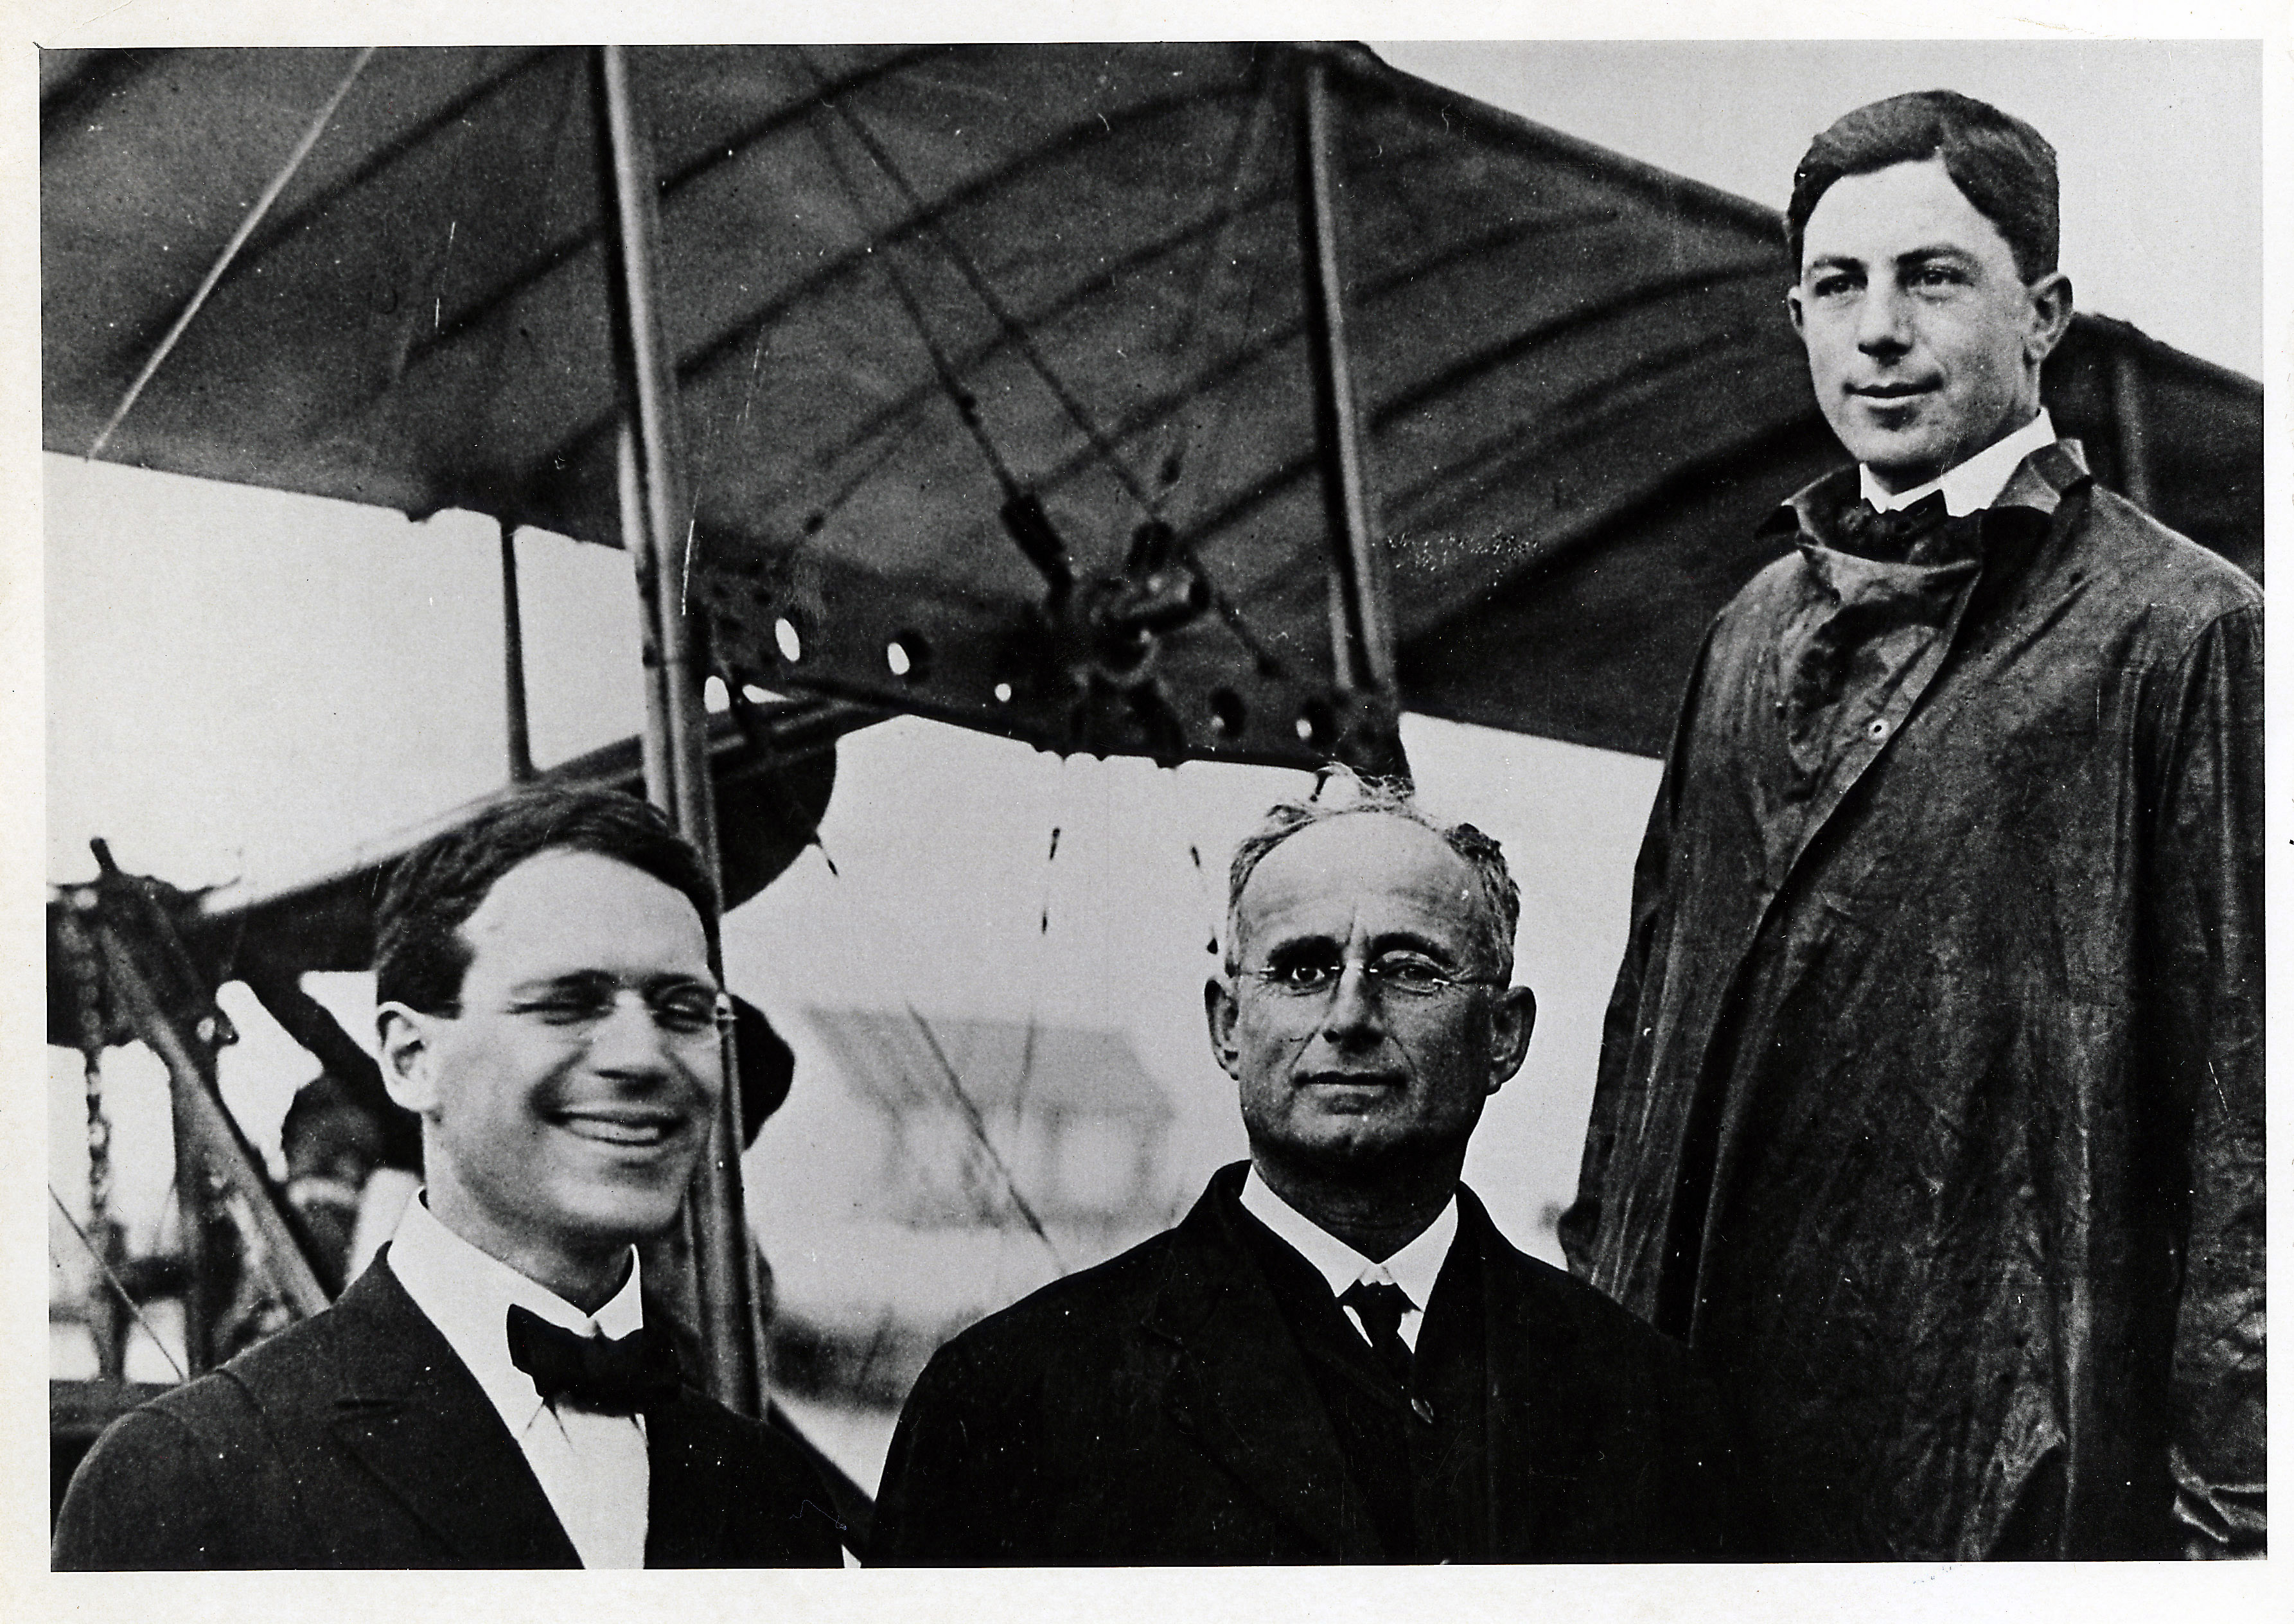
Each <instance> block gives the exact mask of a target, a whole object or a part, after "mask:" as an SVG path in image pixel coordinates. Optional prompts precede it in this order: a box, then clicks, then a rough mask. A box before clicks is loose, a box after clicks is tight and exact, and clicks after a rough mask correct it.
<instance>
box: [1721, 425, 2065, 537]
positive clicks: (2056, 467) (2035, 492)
mask: <svg viewBox="0 0 2294 1624" xmlns="http://www.w3.org/2000/svg"><path fill="white" fill-rule="evenodd" d="M2001 443H2002V444H2005V442H2004V441H2003V442H2001ZM1861 475H1862V470H1861V469H1859V468H1854V467H1846V468H1835V469H1834V470H1833V471H1832V472H1831V473H1829V474H1826V475H1824V477H1822V478H1821V479H1818V480H1815V481H1813V482H1811V483H1809V484H1806V485H1803V486H1802V487H1801V488H1800V489H1799V490H1798V491H1794V492H1793V494H1792V495H1791V496H1789V497H1787V498H1786V499H1785V500H1784V501H1783V502H1781V503H1779V504H1778V505H1777V507H1776V508H1774V509H1773V510H1772V511H1771V512H1770V513H1769V516H1768V517H1767V518H1765V519H1763V520H1761V525H1760V530H1759V532H1758V533H1759V534H1761V536H1763V537H1768V536H1776V537H1789V536H1793V535H1795V534H1797V535H1802V536H1827V535H1830V534H1831V533H1832V529H1833V516H1834V515H1835V514H1836V513H1838V511H1839V510H1840V509H1841V508H1843V507H1846V506H1847V505H1849V504H1850V503H1852V502H1854V501H1855V500H1857V499H1858V496H1859V479H1860V477H1861ZM2092 477H2093V476H2092V475H2089V474H2088V472H2087V453H2086V452H2085V451H2083V450H2082V449H2081V448H2080V445H2079V443H2078V441H2076V440H2057V441H2055V442H2054V443H2052V444H2049V445H2043V446H2041V447H2039V448H2038V450H2037V451H2030V452H2028V453H2026V454H2025V456H2024V457H2023V459H2022V460H2021V462H2019V463H2017V464H2016V465H2015V467H2014V468H2013V470H2012V471H2011V472H2010V473H2009V474H2008V475H2007V483H2005V485H2003V486H2002V487H2000V490H1999V492H1998V494H1997V497H1996V498H1995V499H1993V500H1992V502H1991V504H1990V506H1991V507H1992V508H2030V509H2032V510H2034V511H2035V512H2038V513H2039V514H2041V515H2043V516H2046V517H2048V518H2053V517H2054V512H2055V509H2056V508H2059V507H2061V506H2062V503H2063V501H2064V499H2066V498H2068V497H2070V495H2071V494H2072V492H2074V491H2078V489H2079V488H2080V487H2082V486H2083V485H2086V484H2087V483H2089V481H2090V480H2091V479H2092Z"/></svg>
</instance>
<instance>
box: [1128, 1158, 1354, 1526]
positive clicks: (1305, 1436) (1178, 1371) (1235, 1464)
mask: <svg viewBox="0 0 2294 1624" xmlns="http://www.w3.org/2000/svg"><path fill="white" fill-rule="evenodd" d="M1240 1173H1241V1169H1240V1168H1229V1169H1226V1170H1224V1172H1223V1173H1221V1174H1220V1176H1219V1177H1218V1178H1216V1179H1215V1180H1214V1181H1212V1185H1211V1188H1210V1190H1208V1191H1207V1192H1206V1193H1205V1195H1204V1197H1203V1198H1202V1199H1201V1200H1200V1201H1199V1202H1198V1203H1196V1205H1195V1208H1194V1210H1193V1211H1192V1213H1190V1214H1188V1215H1187V1217H1186V1219H1185V1220H1184V1222H1182V1223H1181V1224H1180V1225H1179V1228H1178V1230H1176V1232H1175V1238H1176V1240H1177V1242H1178V1244H1177V1246H1175V1248H1174V1253H1173V1259H1172V1268H1171V1273H1170V1277H1169V1279H1167V1281H1166V1283H1165V1285H1164V1287H1163V1289H1162V1291H1161V1293H1160V1294H1159V1296H1158V1298H1157V1300H1156V1302H1155V1303H1154V1305H1153V1307H1152V1309H1151V1311H1150V1313H1149V1315H1148V1318H1147V1320H1146V1322H1145V1327H1144V1328H1145V1330H1146V1333H1147V1335H1148V1336H1150V1337H1152V1338H1155V1339H1158V1340H1159V1341H1162V1342H1164V1343H1166V1344H1169V1345H1170V1347H1171V1348H1172V1349H1173V1350H1174V1355H1175V1357H1174V1359H1173V1362H1172V1364H1171V1367H1170V1376H1169V1381H1168V1384H1167V1386H1166V1388H1165V1391H1164V1393H1163V1400H1164V1405H1165V1411H1166V1414H1167V1417H1168V1418H1169V1420H1170V1422H1171V1424H1172V1425H1173V1426H1174V1427H1175V1429H1176V1430H1177V1431H1178V1432H1179V1433H1180V1434H1181V1435H1182V1436H1184V1437H1185V1438H1187V1439H1189V1440H1190V1441H1192V1443H1193V1444H1194V1445H1195V1446H1196V1447H1197V1448H1199V1449H1201V1450H1202V1451H1203V1453H1204V1454H1206V1455H1207V1456H1208V1457H1209V1458H1211V1459H1212V1460H1214V1461H1216V1463H1217V1464H1218V1465H1219V1466H1222V1467H1224V1469H1225V1470H1226V1471H1227V1472H1228V1473H1230V1474H1232V1476H1233V1477H1234V1478H1235V1479H1236V1480H1238V1481H1239V1482H1241V1484H1242V1486H1243V1487H1244V1488H1245V1489H1247V1490H1249V1492H1250V1493H1251V1494H1252V1495H1254V1496H1255V1497H1256V1498H1258V1499H1260V1500H1261V1501H1263V1502H1265V1504H1266V1505H1267V1506H1269V1507H1270V1508H1272V1509H1273V1511H1274V1512H1275V1513H1276V1514H1278V1515H1279V1516H1280V1517H1281V1519H1282V1520H1283V1521H1284V1522H1285V1523H1288V1524H1289V1525H1290V1526H1291V1527H1292V1528H1293V1529H1294V1530H1296V1531H1297V1533H1298V1534H1299V1535H1300V1537H1301V1538H1302V1539H1305V1540H1306V1542H1307V1543H1308V1545H1309V1547H1311V1548H1312V1549H1314V1551H1315V1552H1317V1553H1319V1554H1321V1555H1323V1556H1324V1557H1325V1559H1326V1560H1330V1561H1334V1562H1361V1561H1375V1560H1377V1559H1378V1558H1379V1556H1380V1555H1383V1551H1382V1550H1381V1548H1380V1547H1379V1540H1378V1536H1377V1534H1376V1532H1375V1531H1374V1529H1373V1525H1372V1523H1371V1518H1370V1512H1369V1507H1368V1506H1367V1504H1366V1503H1365V1502H1364V1500H1363V1495H1362V1491H1361V1490H1360V1489H1359V1488H1358V1487H1357V1486H1356V1485H1355V1484H1354V1482H1353V1480H1352V1479H1351V1478H1350V1477H1348V1475H1347V1474H1346V1463H1345V1460H1344V1458H1343V1457H1342V1456H1341V1455H1340V1453H1339V1449H1338V1435H1337V1433H1335V1432H1333V1431H1332V1429H1331V1426H1330V1418H1329V1417H1327V1416H1326V1415H1325V1414H1324V1413H1323V1410H1322V1403H1321V1401H1320V1400H1319V1399H1318V1398H1317V1397H1316V1388H1315V1384H1314V1377H1313V1376H1312V1375H1311V1374H1310V1373H1309V1372H1308V1370H1307V1368H1306V1360H1305V1358H1304V1356H1303V1355H1301V1354H1300V1352H1299V1351H1298V1348H1297V1343H1296V1342H1295V1341H1294V1339H1293V1338H1292V1336H1291V1335H1290V1328H1289V1326H1288V1325H1287V1324H1285V1323H1284V1321H1283V1319H1282V1314H1281V1310H1280V1309H1279V1308H1278V1307H1277V1306H1276V1304H1275V1301H1274V1297H1273V1293H1272V1292H1271V1290H1270V1289H1269V1288H1268V1287H1267V1285H1266V1281H1265V1276H1264V1275H1263V1274H1262V1272H1261V1271H1260V1270H1259V1268H1258V1265H1257V1262H1256V1261H1255V1260H1254V1259H1253V1258H1252V1257H1251V1255H1250V1253H1249V1248H1248V1246H1247V1244H1246V1243H1245V1242H1244V1241H1243V1240H1242V1238H1241V1236H1239V1235H1238V1234H1237V1233H1236V1232H1235V1230H1234V1227H1233V1226H1234V1225H1236V1224H1238V1223H1241V1222H1249V1219H1248V1215H1247V1214H1244V1213H1243V1212H1242V1210H1241V1203H1240V1202H1239V1200H1238V1199H1237V1198H1236V1191H1237V1190H1239V1189H1240V1186H1241V1179H1240V1176H1239V1175H1240ZM1230 1175H1236V1176H1230Z"/></svg>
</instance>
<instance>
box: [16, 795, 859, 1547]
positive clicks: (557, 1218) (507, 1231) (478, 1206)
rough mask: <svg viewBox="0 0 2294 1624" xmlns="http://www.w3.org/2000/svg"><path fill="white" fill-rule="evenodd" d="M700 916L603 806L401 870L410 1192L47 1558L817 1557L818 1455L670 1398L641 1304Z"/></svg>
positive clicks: (111, 1462) (188, 1393)
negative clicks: (363, 1245)
mask: <svg viewBox="0 0 2294 1624" xmlns="http://www.w3.org/2000/svg"><path fill="white" fill-rule="evenodd" d="M712 918H713V915H712V890H711V887H710V885H709V883H708V880H707V876H706V874H705V873H704V870H703V869H702V867H701V863H700V859H699V857H697V856H696V854H695V852H694V851H693V849H692V848H691V847H689V846H687V844H686V843H685V842H684V841H683V840H679V838H678V837H677V836H676V835H675V834H673V833H671V832H670V830H669V828H668V826H667V824H665V822H664V821H663V819H662V818H661V816H659V815H658V814H657V813H655V811H654V810H653V809H652V808H649V807H647V806H646V805H645V804H644V803H643V802H641V801H638V800H632V799H630V797H628V796H625V795H619V794H614V793H612V792H605V791H567V790H541V791H534V792H526V793H523V794H520V795H517V796H515V797H513V798H511V799H509V800H506V801H503V802H500V803H499V804H497V805H495V806H493V807H492V808H488V809H487V810H485V811H484V812H482V813H480V814H479V815H478V816H476V818H474V819H472V820H471V821H470V822H468V823H467V824H462V825H461V826H460V827H458V828H456V829H454V830H453V831H451V832H448V833H446V834H443V835H441V836H439V837H437V838H436V839H435V840H432V841H430V842H429V843H427V845H425V846H423V847H422V848H420V849H418V850H417V851H415V852H414V853H413V854H412V855H411V856H410V857H407V858H406V860H405V861H404V863H403V865H401V867H400V869H399V871H398V873H397V874H396V875H395V878H394V880H393V881H392V884H391V886H390V889H389V891H388V893H387V895H386V896H385V897H384V898H383V902H382V905H381V909H380V911H379V914H378V919H377V925H376V935H377V949H376V961H375V991H376V996H377V1001H378V1002H377V1011H376V1019H377V1025H378V1029H379V1033H380V1037H381V1050H382V1063H383V1071H384V1075H385V1078H386V1082H387V1084H388V1086H389V1088H390V1091H391V1094H392V1096H393V1098H395V1100H397V1101H398V1102H399V1103H400V1104H401V1105H403V1106H405V1107H406V1108H409V1109H411V1110H412V1111H414V1112H416V1113H417V1114H419V1117H421V1120H422V1151H423V1165H424V1171H425V1174H426V1178H427V1185H426V1188H425V1190H424V1192H423V1195H422V1197H421V1198H419V1199H418V1200H416V1201H414V1202H412V1203H411V1204H410V1206H409V1207H408V1209H407V1213H406V1215H405V1218H404V1219H403V1221H402V1222H401V1223H400V1226H399V1229H398V1231H397V1234H396V1236H395V1238H393V1239H392V1241H391V1243H390V1245H389V1246H387V1247H386V1249H385V1250H384V1253H383V1255H381V1256H380V1257H379V1258H378V1260H377V1261H376V1263H374V1264H373V1266H372V1267H370V1269H369V1270H368V1271H366V1273H365V1274H363V1275H362V1276H361V1277H360V1279H358V1280H357V1281H356V1282H354V1284H353V1285H352V1286H351V1287H350V1288H349V1289H348V1290H347V1291H346V1292H345V1293H344V1294H343V1296H342V1298H341V1299H340V1300H339V1301H338V1303H336V1304H335V1305H334V1306H333V1307H332V1308H331V1309H329V1310H328V1311H326V1312H324V1313H321V1314H319V1315H317V1316H316V1317H314V1318H313V1319H312V1320H307V1321H305V1323H303V1324H301V1325H299V1326H297V1327H295V1328H292V1329H291V1330H289V1331H286V1332H284V1333H282V1334H281V1335H280V1336H277V1337H275V1338H273V1340H271V1341H270V1342H268V1343H265V1344H262V1345H260V1346H258V1347H256V1349H254V1350H253V1351H251V1352H248V1353H246V1354H244V1355H242V1356H240V1358H238V1359H235V1360H232V1361H231V1362H230V1363H229V1364H227V1365H225V1366H224V1367H223V1368H221V1369H220V1370H218V1371H216V1372H215V1373H214V1374H212V1375H209V1376H205V1377H203V1378H202V1379H200V1380H199V1381H197V1382H193V1383H191V1384H190V1385H188V1386H186V1387H183V1388H181V1389H179V1390H177V1391H176V1392H175V1393H169V1394H167V1396H166V1397H164V1398H162V1399H159V1400H158V1401H155V1402H154V1403H152V1404H150V1405H148V1406H146V1407H145V1408H144V1409H141V1410H138V1411H136V1412H135V1413H134V1414H133V1415H130V1416H128V1417H126V1418H124V1419H123V1420H122V1421H120V1422H119V1423H118V1425H116V1426H115V1427H113V1428H112V1430H111V1431H110V1433H107V1434H106V1435H105V1436H104V1438H103V1439H102V1441H99V1442H98V1444H97V1445H96V1448H95V1449H94V1451H93V1452H92V1453H91V1454H90V1455H89V1457H88V1458H87V1460H86V1461H85V1463H84V1464H83V1465H82V1466H81V1468H80V1470H79V1473H78V1474H77V1476H76V1477H75V1478H74V1480H73V1482H72V1486H71V1489H70V1491H69V1494H68V1495H67V1497H66V1498H65V1501H64V1506H63V1508H62V1512H61V1516H60V1518H59V1521H58V1525H57V1532H56V1542H55V1557H54V1559H55V1564H56V1566H58V1567H60V1568H137V1567H167V1568H191V1567H232V1568H338V1567H425V1568H427V1567H489V1568H523V1567H571V1566H585V1567H627V1568H634V1567H666V1566H710V1567H732V1566H771V1565H785V1564H795V1563H818V1564H823V1565H831V1566H833V1565H835V1564H836V1563H838V1562H839V1561H840V1560H841V1553H840V1549H839V1545H838V1541H837V1538H836V1531H835V1526H834V1523H833V1522H832V1521H831V1520H830V1518H829V1517H828V1515H827V1514H826V1512H825V1511H823V1510H822V1509H821V1508H822V1507H825V1506H827V1505H828V1504H829V1501H828V1498H827V1497H826V1493H825V1491H824V1490H822V1489H821V1487H820V1485H819V1484H818V1481H817V1479H816V1477H815V1474H813V1472H812V1470H811V1468H810V1466H809V1465H807V1464H806V1463H805V1461H804V1460H803V1458H802V1457H801V1455H800V1454H799V1453H798V1451H797V1450H796V1449H795V1448H794V1446H793V1445H792V1444H791V1443H790V1442H788V1441H786V1440H785V1439H783V1438H781V1437H779V1436H778V1435H777V1434H775V1433H771V1432H769V1431H768V1430H767V1429H766V1428H765V1427H764V1426H762V1425H759V1424H758V1423H756V1422H754V1421H751V1420H748V1419H745V1418H744V1417H739V1416H736V1415H734V1414H733V1413H732V1412H730V1411H729V1410H727V1409H724V1408H722V1407H721V1406H720V1405H718V1404H716V1403H714V1402H712V1401H710V1400H709V1399H707V1398H704V1396H703V1395H702V1394H700V1393H697V1392H696V1391H694V1390H693V1389H692V1388H690V1387H688V1386H687V1385H685V1384H682V1383H681V1382H680V1381H679V1376H678V1365H677V1355H676V1352H675V1347H674V1344H673V1342H672V1341H671V1336H670V1335H669V1332H668V1328H667V1327H666V1326H665V1325H663V1324H661V1323H658V1322H655V1323H648V1320H647V1306H646V1303H645V1301H644V1299H643V1297H642V1296H641V1294H640V1282H639V1264H638V1257H637V1252H636V1243H637V1242H639V1241H641V1240H644V1239H646V1238H648V1237H651V1236H654V1235H657V1234H659V1233H661V1232H662V1231H663V1230H665V1229H667V1228H668V1227H669V1226H670V1225H671V1223H673V1222H676V1220H677V1217H678V1213H679V1206H680V1204H681V1203H682V1201H683V1198H684V1195H685V1190H686V1186H687V1181H688V1180H689V1179H690V1177H691V1175H692V1172H693V1167H694V1163H695V1161H696V1158H697V1157H699V1156H700V1154H701V1152H702V1150H703V1149H704V1146H705V1145H706V1144H707V1142H708V1137H709V1131H710V1125H711V1123H712V1120H713V1118H714V1116H715V1111H716V1105H717V1099H718V1094H719V1091H720V1087H721V1085H722V1084H721V1079H722V1076H723V1072H722V1067H721V1062H720V1053H721V1051H720V1043H719V1033H718V1021H719V1008H720V1001H721V996H722V995H720V992H719V989H718V984H717V978H716V976H715V974H714V972H713V971H712V968H711V947H712V932H713V923H712Z"/></svg>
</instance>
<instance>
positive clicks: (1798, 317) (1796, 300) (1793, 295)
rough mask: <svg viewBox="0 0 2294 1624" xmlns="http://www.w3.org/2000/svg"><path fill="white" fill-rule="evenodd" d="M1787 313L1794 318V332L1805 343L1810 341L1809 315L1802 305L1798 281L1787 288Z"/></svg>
mask: <svg viewBox="0 0 2294 1624" xmlns="http://www.w3.org/2000/svg"><path fill="white" fill-rule="evenodd" d="M1785 313H1786V315H1788V316H1790V317H1791V318H1792V327H1793V332H1794V334H1795V335H1796V336H1798V337H1799V338H1800V340H1801V342H1802V343H1803V344H1805V343H1806V342H1807V341H1808V316H1807V313H1805V312H1803V311H1802V309H1801V307H1800V284H1799V283H1797V282H1795V283H1794V284H1793V285H1792V286H1791V287H1789V288H1786V289H1785Z"/></svg>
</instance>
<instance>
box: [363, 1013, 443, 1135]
mask: <svg viewBox="0 0 2294 1624" xmlns="http://www.w3.org/2000/svg"><path fill="white" fill-rule="evenodd" d="M430 1027H431V1018H430V1017H429V1016H427V1015H425V1014H423V1013H422V1011H419V1010H417V1009H413V1008H411V1007H410V1006H408V1005H406V1004H403V1003H395V1002H394V1003H383V1004H377V1005H376V1006H375V1011H374V1030H375V1035H376V1036H377V1037H378V1038H379V1039H380V1040H381V1043H382V1085H383V1087H385V1088H386V1089H387V1090H389V1091H390V1097H391V1099H392V1100H395V1102H396V1103H398V1104H399V1105H401V1106H403V1107H404V1108H406V1109H408V1110H410V1111H412V1112H414V1113H415V1114H416V1115H417V1116H424V1117H427V1116H428V1115H430V1114H431V1113H432V1112H433V1111H435V1110H436V1109H437V1108H438V1081H437V1058H438V1057H437V1051H436V1050H435V1047H434V1046H433V1044H432V1042H431V1029H430Z"/></svg>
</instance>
